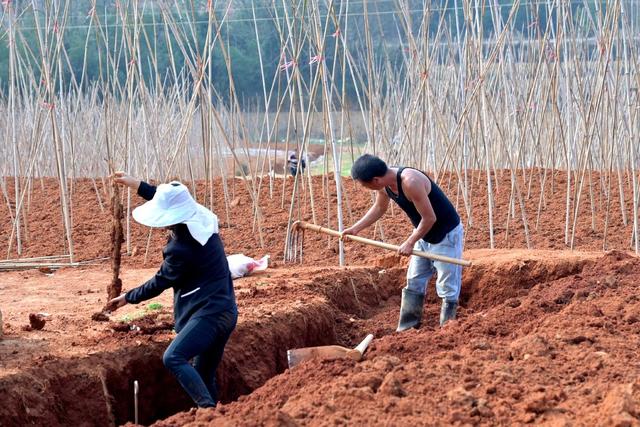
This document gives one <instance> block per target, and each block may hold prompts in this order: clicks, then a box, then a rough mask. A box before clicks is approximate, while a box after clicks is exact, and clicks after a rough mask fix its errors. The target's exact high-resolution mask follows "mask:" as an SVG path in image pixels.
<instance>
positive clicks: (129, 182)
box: [111, 171, 140, 191]
mask: <svg viewBox="0 0 640 427" xmlns="http://www.w3.org/2000/svg"><path fill="white" fill-rule="evenodd" d="M111 179H113V181H114V182H115V183H116V184H120V185H124V186H127V187H129V188H131V189H132V190H136V191H137V190H138V187H140V180H139V179H136V178H134V177H132V176H129V175H127V174H126V172H123V171H117V172H114V174H113V175H112V176H111Z"/></svg>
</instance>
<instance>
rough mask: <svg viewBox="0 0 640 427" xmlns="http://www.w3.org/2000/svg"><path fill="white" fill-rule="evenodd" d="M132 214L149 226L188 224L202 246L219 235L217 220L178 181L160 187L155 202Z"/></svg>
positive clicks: (151, 201) (141, 207)
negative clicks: (215, 235) (212, 237)
mask: <svg viewBox="0 0 640 427" xmlns="http://www.w3.org/2000/svg"><path fill="white" fill-rule="evenodd" d="M132 214H133V219H135V220H136V221H138V222H139V223H140V224H143V225H147V226H149V227H168V226H170V225H175V224H186V226H187V228H188V229H189V233H191V236H192V237H193V238H194V239H196V240H197V241H198V243H200V244H201V245H202V246H204V245H205V244H206V243H207V241H208V240H209V238H210V237H211V236H212V235H213V234H215V233H217V232H218V217H217V216H216V215H215V214H214V213H213V212H211V211H210V210H209V209H207V208H205V207H204V206H202V205H200V204H199V203H196V201H195V200H194V199H193V197H191V194H189V189H187V187H185V186H184V185H183V184H181V183H179V182H177V181H173V182H171V183H169V184H160V185H158V187H157V188H156V194H155V195H154V196H153V199H151V200H149V201H148V202H146V203H145V204H143V205H142V206H138V207H137V208H135V209H134V210H133V212H132Z"/></svg>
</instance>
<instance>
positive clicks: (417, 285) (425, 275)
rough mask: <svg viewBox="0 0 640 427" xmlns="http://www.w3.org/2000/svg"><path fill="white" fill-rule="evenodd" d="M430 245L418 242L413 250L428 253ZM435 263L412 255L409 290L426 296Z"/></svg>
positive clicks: (408, 276)
mask: <svg viewBox="0 0 640 427" xmlns="http://www.w3.org/2000/svg"><path fill="white" fill-rule="evenodd" d="M427 245H428V243H427V242H425V241H424V240H418V241H417V242H416V244H415V245H413V249H414V250H416V251H426V250H427V249H426V247H427ZM433 272H434V267H433V261H431V260H430V259H426V258H422V257H419V256H415V255H411V259H410V260H409V267H408V268H407V289H410V290H412V291H415V292H419V293H420V294H422V295H424V294H425V292H426V290H427V283H429V279H431V276H433Z"/></svg>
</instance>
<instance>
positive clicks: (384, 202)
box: [343, 190, 389, 235]
mask: <svg viewBox="0 0 640 427" xmlns="http://www.w3.org/2000/svg"><path fill="white" fill-rule="evenodd" d="M388 207H389V196H387V193H385V191H384V190H378V191H377V192H376V200H375V202H374V203H373V206H371V207H370V208H369V210H368V211H367V213H366V214H364V216H363V217H362V218H360V220H359V221H358V222H356V223H355V224H354V225H352V226H351V227H349V228H347V229H345V230H344V231H343V234H352V235H356V234H358V233H359V232H360V231H362V230H364V229H365V228H367V227H369V226H370V225H371V224H373V223H374V222H376V221H377V220H379V219H380V218H382V215H384V214H385V212H386V211H387V208H388Z"/></svg>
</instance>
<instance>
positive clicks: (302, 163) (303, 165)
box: [300, 159, 307, 169]
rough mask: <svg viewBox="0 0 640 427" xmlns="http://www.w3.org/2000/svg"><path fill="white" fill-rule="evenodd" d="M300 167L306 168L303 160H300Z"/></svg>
mask: <svg viewBox="0 0 640 427" xmlns="http://www.w3.org/2000/svg"><path fill="white" fill-rule="evenodd" d="M300 162H301V163H300V166H302V168H303V169H304V168H306V167H307V163H306V162H305V161H304V159H300Z"/></svg>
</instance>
